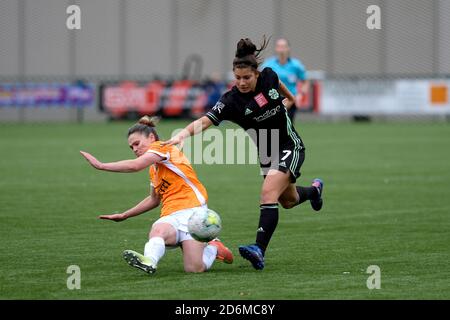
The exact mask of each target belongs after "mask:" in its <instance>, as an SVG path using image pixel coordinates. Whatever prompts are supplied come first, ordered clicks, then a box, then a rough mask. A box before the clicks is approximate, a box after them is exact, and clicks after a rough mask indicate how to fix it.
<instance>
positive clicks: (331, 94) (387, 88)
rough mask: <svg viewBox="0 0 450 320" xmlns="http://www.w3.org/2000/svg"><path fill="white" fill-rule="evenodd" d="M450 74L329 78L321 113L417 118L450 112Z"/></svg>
mask: <svg viewBox="0 0 450 320" xmlns="http://www.w3.org/2000/svg"><path fill="white" fill-rule="evenodd" d="M449 87H450V80H449V77H443V78H427V79H417V78H416V79H407V78H403V79H401V78H400V79H351V80H349V79H327V80H325V81H323V83H322V88H321V102H320V106H319V112H320V114H321V115H331V116H333V115H334V116H345V115H347V116H353V117H355V118H357V117H360V118H370V117H377V116H383V117H390V118H394V117H396V116H400V117H402V116H403V117H405V118H407V117H415V116H444V117H447V118H448V116H449V115H450V100H449Z"/></svg>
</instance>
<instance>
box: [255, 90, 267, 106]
mask: <svg viewBox="0 0 450 320" xmlns="http://www.w3.org/2000/svg"><path fill="white" fill-rule="evenodd" d="M255 101H256V103H257V104H258V106H259V107H260V108H262V107H264V106H265V105H266V104H268V103H269V101H267V99H266V97H264V95H263V94H262V93H260V94H257V95H256V96H255Z"/></svg>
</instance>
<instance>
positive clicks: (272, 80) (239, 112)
mask: <svg viewBox="0 0 450 320" xmlns="http://www.w3.org/2000/svg"><path fill="white" fill-rule="evenodd" d="M279 85H280V82H279V80H278V76H277V74H276V73H275V72H274V71H273V70H272V69H271V68H268V67H267V68H264V70H262V71H261V73H260V74H259V77H258V80H257V83H256V88H255V91H253V92H249V93H241V92H240V91H239V90H238V88H237V87H236V86H233V88H232V89H231V90H230V91H228V92H226V93H224V94H223V95H222V97H221V98H220V99H219V101H218V102H217V103H216V105H215V106H214V108H212V109H211V110H210V111H209V112H208V113H206V116H207V117H208V118H209V119H210V120H211V121H212V122H213V124H214V125H216V126H217V125H219V123H220V122H221V121H223V120H229V121H232V122H234V123H236V124H238V125H239V126H240V127H242V128H243V129H244V130H246V131H249V129H254V130H255V133H256V135H257V136H256V139H257V140H256V141H254V142H255V144H256V146H257V147H258V149H259V147H260V143H258V142H259V141H260V135H261V133H267V137H269V138H270V133H268V131H272V130H273V129H277V130H278V133H277V134H278V137H279V143H278V145H279V147H280V150H281V148H295V149H297V150H301V149H304V148H305V147H304V144H303V142H302V140H301V138H300V136H299V134H298V133H297V132H296V131H295V129H294V126H293V125H292V123H291V121H290V119H289V117H288V115H287V110H286V108H285V107H284V105H283V103H282V101H283V99H284V97H282V96H281V94H280V92H279ZM293 107H294V106H293ZM264 129H266V130H264ZM250 136H251V137H252V138H253V140H255V138H254V137H253V136H252V135H250ZM269 145H270V143H269ZM269 149H270V148H269Z"/></svg>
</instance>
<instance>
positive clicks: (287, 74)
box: [261, 56, 306, 96]
mask: <svg viewBox="0 0 450 320" xmlns="http://www.w3.org/2000/svg"><path fill="white" fill-rule="evenodd" d="M265 67H269V68H272V70H273V71H275V72H276V74H277V75H278V78H279V79H280V80H281V82H283V83H284V84H285V86H286V87H287V88H288V89H289V91H290V92H291V93H292V94H293V95H294V96H295V95H296V94H297V81H304V80H306V69H305V66H304V65H303V64H302V63H301V61H300V60H298V59H295V58H288V60H287V62H286V63H285V64H280V62H279V61H278V57H275V56H274V57H270V58H268V59H267V60H266V61H264V63H263V64H262V65H261V70H262V69H264V68H265Z"/></svg>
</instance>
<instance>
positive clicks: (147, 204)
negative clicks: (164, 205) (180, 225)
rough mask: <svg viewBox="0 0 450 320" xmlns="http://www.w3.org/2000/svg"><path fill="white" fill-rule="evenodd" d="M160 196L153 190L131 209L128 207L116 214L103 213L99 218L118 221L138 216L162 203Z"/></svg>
mask: <svg viewBox="0 0 450 320" xmlns="http://www.w3.org/2000/svg"><path fill="white" fill-rule="evenodd" d="M160 201H161V200H160V198H159V196H158V195H157V194H156V193H155V191H154V190H153V191H152V194H151V195H150V196H148V197H147V198H145V199H144V200H142V201H141V202H139V203H138V204H137V205H136V206H134V207H133V208H131V209H128V210H127V211H125V212H123V213H116V214H105V215H101V216H99V217H98V218H99V219H105V220H112V221H116V222H120V221H123V220H126V219H128V218H131V217H135V216H138V215H140V214H142V213H144V212H147V211H150V210H152V209H154V208H156V207H157V206H159V203H160Z"/></svg>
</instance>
